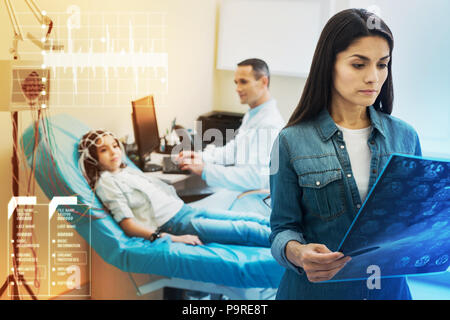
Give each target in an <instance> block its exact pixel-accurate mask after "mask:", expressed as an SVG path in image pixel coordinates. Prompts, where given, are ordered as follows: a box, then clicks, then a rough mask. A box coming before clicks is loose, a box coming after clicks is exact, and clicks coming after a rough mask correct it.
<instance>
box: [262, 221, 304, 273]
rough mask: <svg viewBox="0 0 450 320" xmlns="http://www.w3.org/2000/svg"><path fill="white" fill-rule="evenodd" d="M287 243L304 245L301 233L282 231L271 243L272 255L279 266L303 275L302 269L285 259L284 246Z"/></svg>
mask: <svg viewBox="0 0 450 320" xmlns="http://www.w3.org/2000/svg"><path fill="white" fill-rule="evenodd" d="M289 241H298V242H300V243H302V244H306V241H305V239H304V238H303V235H302V234H301V233H299V232H296V231H293V230H284V231H282V232H280V233H278V234H277V235H276V236H275V239H274V240H273V242H272V246H271V250H272V255H273V257H274V258H275V260H277V261H278V263H279V264H280V265H282V266H283V267H285V268H287V269H290V270H292V271H294V272H295V273H297V274H300V275H301V274H303V273H304V271H303V269H302V268H300V267H297V266H296V265H294V264H292V263H291V262H290V261H289V260H288V259H287V257H286V245H287V243H288V242H289Z"/></svg>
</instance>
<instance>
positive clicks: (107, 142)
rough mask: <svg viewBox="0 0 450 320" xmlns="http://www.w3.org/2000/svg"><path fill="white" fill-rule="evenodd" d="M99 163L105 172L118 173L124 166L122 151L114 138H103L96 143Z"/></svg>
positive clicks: (108, 136)
mask: <svg viewBox="0 0 450 320" xmlns="http://www.w3.org/2000/svg"><path fill="white" fill-rule="evenodd" d="M95 143H96V145H97V157H98V162H99V163H100V166H101V168H102V169H103V170H108V171H110V172H117V171H118V170H119V169H120V165H121V164H122V149H120V146H119V144H118V143H117V141H116V139H114V138H113V137H112V136H110V135H107V136H103V137H101V138H99V139H97V141H96V142H95Z"/></svg>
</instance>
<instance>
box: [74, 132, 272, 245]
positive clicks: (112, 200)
mask: <svg viewBox="0 0 450 320" xmlns="http://www.w3.org/2000/svg"><path fill="white" fill-rule="evenodd" d="M78 152H79V153H80V159H79V165H80V169H81V171H82V172H83V175H84V177H85V178H86V180H87V182H88V183H89V185H90V186H91V188H92V189H93V190H94V191H95V193H96V194H97V196H98V197H99V198H100V200H101V201H102V202H103V204H104V205H105V206H106V207H107V208H108V209H109V210H110V212H111V214H112V216H113V217H114V219H115V220H116V221H117V222H118V223H119V226H120V227H121V228H122V229H123V230H124V232H125V233H126V234H127V235H128V236H130V237H142V238H145V239H148V240H150V241H154V240H155V239H157V238H159V237H163V236H169V237H170V238H171V240H172V241H173V242H183V243H186V244H191V245H201V244H203V242H219V243H234V244H241V245H252V246H264V247H269V246H270V244H269V240H268V239H269V234H270V228H269V219H268V218H266V217H264V216H262V215H260V214H257V213H237V212H233V211H224V210H220V211H218V210H212V209H206V208H204V209H203V208H202V209H198V208H193V207H191V206H189V205H187V204H185V203H184V202H183V201H182V200H181V199H180V198H179V197H178V196H177V194H176V193H175V189H174V188H173V187H172V186H169V185H167V184H166V183H164V182H162V181H161V180H159V179H157V178H154V177H151V176H149V175H146V174H144V173H142V172H141V171H139V170H136V169H133V168H130V167H128V166H127V165H126V164H125V162H124V161H123V160H124V154H125V152H124V149H123V146H122V144H121V143H120V141H119V140H118V139H117V138H116V137H115V136H114V135H113V134H112V133H111V132H108V131H104V130H91V131H89V132H88V133H86V134H85V135H84V136H83V137H82V138H81V141H80V143H79V145H78Z"/></svg>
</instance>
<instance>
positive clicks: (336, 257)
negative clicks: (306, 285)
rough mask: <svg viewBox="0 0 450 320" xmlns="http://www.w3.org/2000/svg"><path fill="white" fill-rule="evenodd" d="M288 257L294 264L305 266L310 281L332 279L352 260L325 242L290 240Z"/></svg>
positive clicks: (287, 247) (287, 251) (287, 250)
mask: <svg viewBox="0 0 450 320" xmlns="http://www.w3.org/2000/svg"><path fill="white" fill-rule="evenodd" d="M286 257H287V259H288V260H289V261H290V262H291V263H293V264H294V265H296V266H298V267H301V268H303V270H304V271H305V272H306V276H307V277H308V280H309V281H310V282H321V281H326V280H330V279H332V278H333V277H334V276H335V275H336V273H338V272H339V270H341V269H342V268H343V267H344V266H345V265H346V264H347V262H349V261H350V260H351V258H350V257H349V256H347V257H344V254H343V253H341V252H331V251H330V249H328V248H327V247H326V246H325V245H323V244H317V243H310V244H306V245H304V244H301V243H300V242H297V241H289V242H288V243H287V245H286Z"/></svg>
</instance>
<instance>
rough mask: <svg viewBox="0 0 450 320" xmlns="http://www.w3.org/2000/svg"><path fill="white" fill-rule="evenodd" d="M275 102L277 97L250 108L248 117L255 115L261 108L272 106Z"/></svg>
mask: <svg viewBox="0 0 450 320" xmlns="http://www.w3.org/2000/svg"><path fill="white" fill-rule="evenodd" d="M274 104H275V99H270V100H268V101H266V102H264V103H261V104H260V105H259V106H257V107H255V108H252V109H250V110H248V118H249V119H250V118H252V117H254V116H255V115H256V114H257V113H258V112H259V111H261V109H264V108H270V106H272V105H274Z"/></svg>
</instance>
